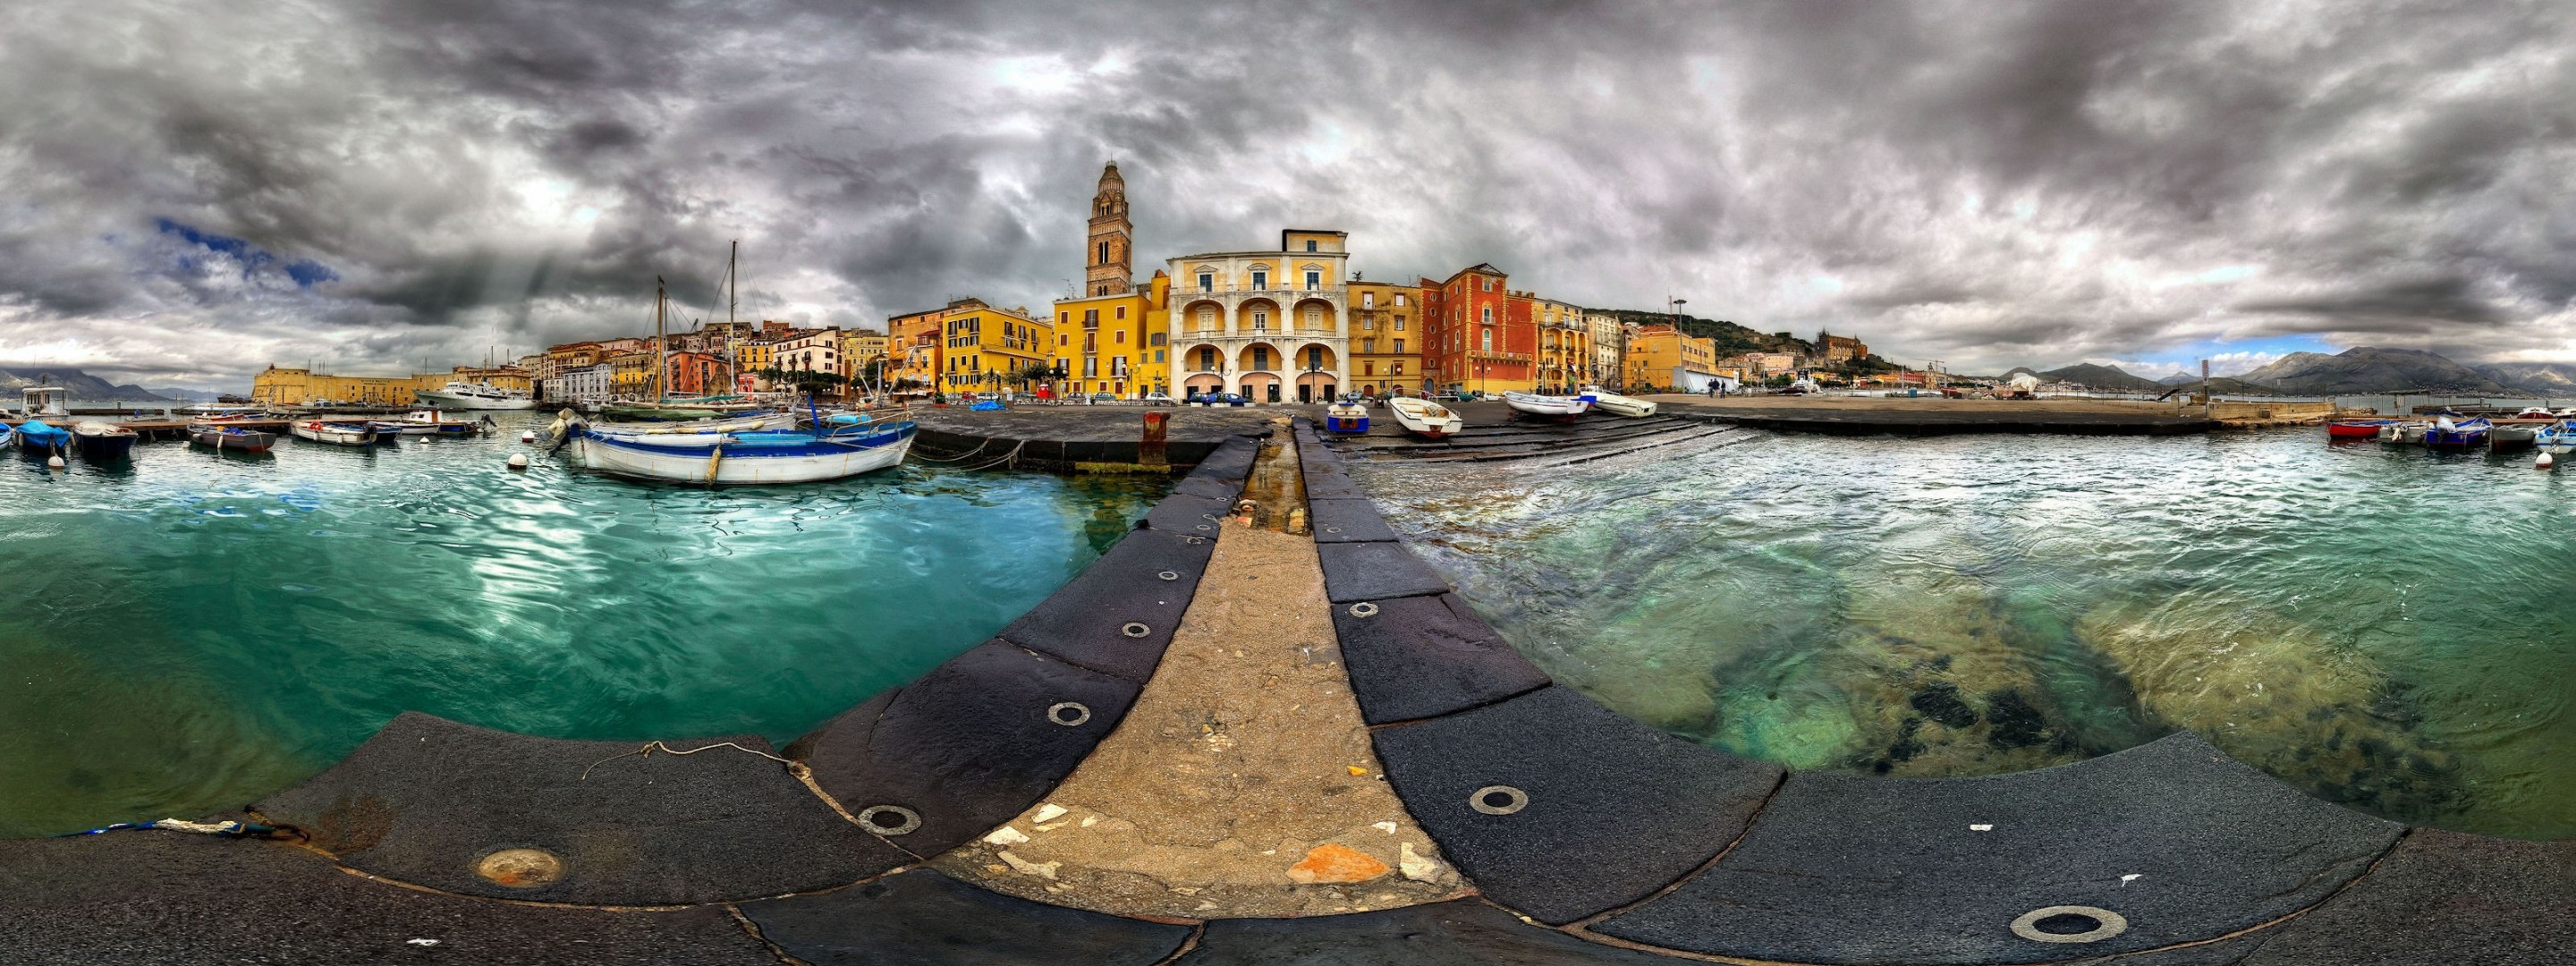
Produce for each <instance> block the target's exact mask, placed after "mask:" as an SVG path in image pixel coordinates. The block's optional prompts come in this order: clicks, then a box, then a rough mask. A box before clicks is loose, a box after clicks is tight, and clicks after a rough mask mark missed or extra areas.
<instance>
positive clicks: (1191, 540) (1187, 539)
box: [1181, 534, 1207, 544]
mask: <svg viewBox="0 0 2576 966" xmlns="http://www.w3.org/2000/svg"><path fill="white" fill-rule="evenodd" d="M1181 542H1182V543H1188V544H1201V543H1206V542H1207V538H1206V537H1197V536H1190V535H1187V534H1184V535H1182V537H1181Z"/></svg>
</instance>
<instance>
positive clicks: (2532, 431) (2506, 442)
mask: <svg viewBox="0 0 2576 966" xmlns="http://www.w3.org/2000/svg"><path fill="white" fill-rule="evenodd" d="M2539 438H2540V427H2538V426H2533V425H2531V424H2529V423H2523V424H2520V425H2515V426H2505V425H2498V426H2496V427H2495V428H2493V429H2490V430H2487V451H2488V452H2490V453H2510V452H2513V451H2515V450H2524V449H2530V448H2532V447H2533V446H2535V445H2538V443H2539Z"/></svg>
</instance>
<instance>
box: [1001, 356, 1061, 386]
mask: <svg viewBox="0 0 2576 966" xmlns="http://www.w3.org/2000/svg"><path fill="white" fill-rule="evenodd" d="M1054 375H1055V367H1053V366H1050V365H1047V364H1046V363H1043V362H1032V363H1029V364H1027V365H1023V366H1021V367H1019V368H1017V369H1013V370H1011V381H1013V382H1016V383H1018V384H1019V385H1020V388H1022V389H1027V388H1028V387H1029V386H1030V385H1032V384H1035V383H1041V382H1045V381H1047V380H1048V379H1050V378H1052V377H1054Z"/></svg>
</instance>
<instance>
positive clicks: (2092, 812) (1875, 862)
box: [1592, 732, 2400, 964]
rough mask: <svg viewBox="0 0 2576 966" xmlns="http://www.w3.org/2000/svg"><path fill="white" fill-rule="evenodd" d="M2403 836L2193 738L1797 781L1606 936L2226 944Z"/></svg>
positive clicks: (1991, 944)
mask: <svg viewBox="0 0 2576 966" xmlns="http://www.w3.org/2000/svg"><path fill="white" fill-rule="evenodd" d="M1977 825H1991V826H1992V829H1991V830H1988V831H1975V830H1973V826H1977ZM2399 831H2400V828H2399V826H2397V825H2395V824H2393V823H2390V822H2385V821H2381V820H2379V819H2376V818H2371V817H2369V816H2366V815H2363V814H2360V813H2358V812H2353V811H2348V810H2346V809H2343V808H2341V807H2338V806H2335V805H2330V804H2327V803H2325V802H2321V801H2318V800H2316V799H2313V798H2310V797H2308V796H2307V795H2305V794H2303V793H2301V792H2299V791H2298V790H2296V789H2293V788H2291V787H2290V786H2288V785H2284V784H2282V783H2280V782H2278V781H2275V780H2273V779H2272V778H2270V777H2268V776H2265V775H2264V774H2262V773H2261V772H2257V771H2255V770H2254V769H2251V768H2248V767H2246V766H2244V765H2241V764H2238V763H2236V762H2235V761H2232V760H2230V759H2228V757H2227V756H2226V755H2225V754H2223V753H2221V752H2219V751H2218V750H2217V749H2215V748H2212V747H2210V746H2209V744H2208V743H2207V742H2204V741H2202V740H2200V739H2199V738H2198V737H2195V736H2193V735H2191V734H2190V733H2188V732H2185V733H2181V734H2176V735H2174V736H2171V737H2168V738H2165V739H2164V740H2161V741H2158V742H2155V743H2153V744H2150V745H2146V746H2143V747H2139V748H2132V749H2129V750H2127V751H2123V752H2120V753H2118V754H2113V755H2106V756H2103V757H2100V758H2096V759H2093V760H2091V761H2085V762H2078V763H2076V764H2072V765H2064V766H2060V767H2057V768H2045V769H2040V770H2038V771H2028V772H2021V773H2017V774H2011V775H1994V776H1987V777H1982V778H1943V779H1885V778H1876V777H1871V776H1865V775H1850V774H1828V773H1800V774H1797V775H1793V776H1791V777H1790V779H1789V780H1788V782H1787V783H1786V784H1784V785H1783V786H1782V787H1781V789H1780V793H1779V794H1778V795H1777V796H1775V797H1774V798H1773V799H1772V802H1771V805H1770V807H1769V808H1768V809H1766V810H1764V812H1763V813H1762V819H1761V821H1760V822H1758V823H1756V824H1755V825H1754V828H1753V831H1752V832H1751V833H1750V834H1748V835H1746V836H1745V838H1744V841H1743V842H1742V843H1741V844H1739V845H1737V846H1736V847H1735V849H1734V850H1733V851H1731V852H1729V853H1727V856H1726V858H1725V860H1724V861H1721V862H1719V863H1718V864H1717V865H1716V866H1715V867H1713V868H1711V869H1710V870H1709V871H1707V872H1706V873H1703V874H1701V875H1699V876H1698V877H1696V878H1693V879H1692V880H1691V881H1690V882H1688V883H1685V884H1684V885H1683V886H1682V887H1681V888H1679V889H1677V890H1674V891H1673V892H1672V893H1671V894H1670V895H1667V896H1664V897H1662V898H1659V899H1656V900H1654V901H1653V902H1649V903H1646V904H1644V905H1641V906H1638V907H1637V908H1635V909H1632V910H1629V911H1627V912H1623V913H1621V914H1619V915H1616V916H1612V917H1610V918H1608V919H1605V920H1603V921H1601V922H1600V923H1598V924H1596V925H1594V926H1593V927H1592V928H1593V929H1594V930H1596V931H1598V932H1601V933H1603V934H1606V935H1611V936H1617V937H1620V938H1623V939H1630V940H1634V941H1637V942H1642V943H1648V944H1652V945H1659V946H1670V947H1674V948H1678V949H1688V950H1693V951H1697V952H1704V953H1710V954H1714V955H1721V956H1740V957H1746V958H1752V959H1776V960H1794V961H1799V962H1826V963H1845V962H1889V961H1895V962H1906V963H1926V964H1935V963H2036V962H2046V961H2053V960H2064V959H2076V958H2082V957H2083V956H2086V955H2098V954H2104V953H2118V952H2130V951H2135V950H2143V949H2150V948H2154V947H2158V946H2170V945H2174V944H2177V943H2183V942H2191V941H2194V940H2203V939H2214V938H2217V937H2219V936H2223V935H2226V934H2228V933H2231V932H2235V931H2237V930H2240V929H2246V928H2250V927H2253V926H2256V925H2260V924H2262V923H2265V922H2269V921H2271V920H2274V919H2277V918H2280V917H2282V916H2285V915H2288V914H2290V913H2292V912H2296V911H2298V910H2299V909H2302V908H2305V907H2307V906H2309V905H2312V904H2314V903H2316V902H2317V901H2318V900H2319V899H2322V898H2324V897H2325V896H2326V895H2327V894H2329V893H2331V892H2333V891H2334V890H2335V889H2336V888H2337V887H2339V886H2341V885H2342V884H2343V883H2344V882H2345V881H2347V880H2349V879H2351V878H2352V877H2353V876H2354V875H2357V874H2359V873H2360V872H2361V870H2362V868H2363V867H2365V866H2367V865H2368V864H2369V863H2370V861H2371V860H2372V859H2374V858H2376V857H2378V856H2379V855H2380V854H2381V853H2382V852H2384V851H2386V850H2387V848H2388V846H2389V845H2390V844H2391V843H2392V842H2394V841H2395V840H2396V837H2397V834H2398V832H2399ZM2132 875H2134V876H2136V878H2135V879H2129V880H2126V881H2124V879H2123V877H2125V876H2132ZM2047 906H2090V907H2095V908H2100V909H2107V910H2109V911H2111V912H2113V913H2117V914H2119V915H2120V916H2122V917H2125V918H2126V920H2127V930H2126V931H2125V932H2121V933H2119V934H2118V935H2114V936H2109V937H2106V938H2102V939H2099V940H2097V941H2093V942H2089V943H2082V944H2076V943H2064V942H2042V941H2035V940H2031V939H2025V938H2022V937H2020V936H2017V935H2015V934H2014V933H2013V931H2012V929H2011V928H2010V927H2011V924H2012V923H2013V921H2014V920H2015V919H2016V918H2018V917H2021V916H2022V915H2023V914H2025V913H2028V912H2031V911H2032V910H2036V909H2040V908H2042V907H2047ZM2041 928H2042V929H2043V930H2045V929H2046V928H2047V927H2046V926H2042V927H2041Z"/></svg>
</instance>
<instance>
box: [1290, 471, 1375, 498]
mask: <svg viewBox="0 0 2576 966" xmlns="http://www.w3.org/2000/svg"><path fill="white" fill-rule="evenodd" d="M1305 479H1306V498H1307V499H1309V500H1365V499H1367V498H1368V491H1367V490H1363V489H1360V485H1359V484H1357V483H1354V482H1351V478H1350V475H1349V474H1347V473H1344V472H1342V470H1341V468H1340V467H1338V466H1336V467H1332V468H1329V469H1320V470H1318V469H1308V470H1306V471H1305Z"/></svg>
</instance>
